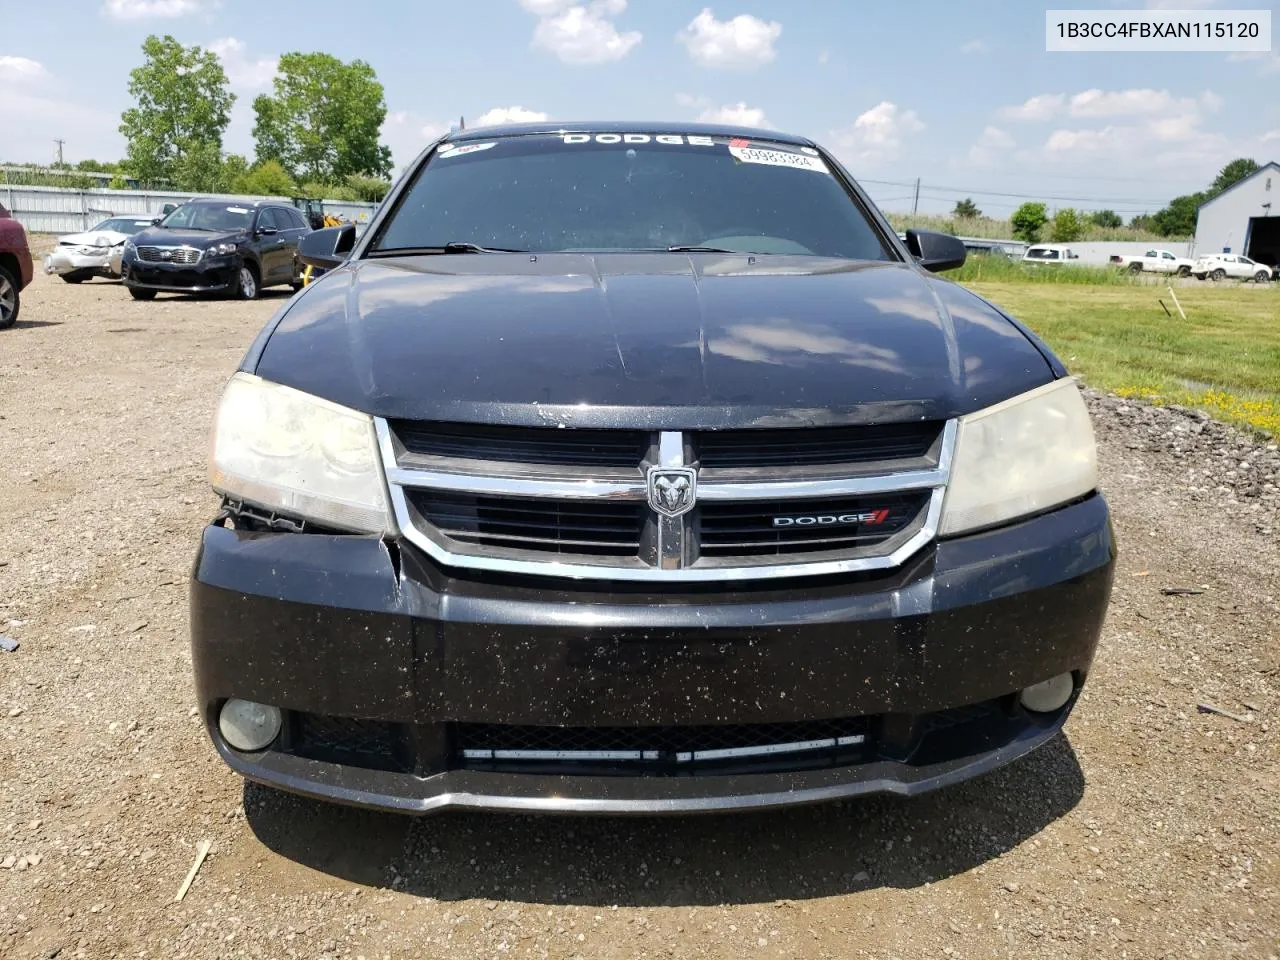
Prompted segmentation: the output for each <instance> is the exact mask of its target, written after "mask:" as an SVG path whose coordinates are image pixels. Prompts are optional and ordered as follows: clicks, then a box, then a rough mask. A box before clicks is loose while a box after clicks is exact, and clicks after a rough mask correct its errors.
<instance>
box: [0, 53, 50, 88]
mask: <svg viewBox="0 0 1280 960" xmlns="http://www.w3.org/2000/svg"><path fill="white" fill-rule="evenodd" d="M48 75H49V71H48V70H46V69H45V68H44V65H43V64H41V63H38V62H37V61H35V60H28V59H27V58H26V57H7V56H6V57H0V79H3V80H12V81H13V82H14V83H21V82H24V81H30V80H41V79H43V78H45V77H47V76H48Z"/></svg>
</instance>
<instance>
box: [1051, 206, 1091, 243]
mask: <svg viewBox="0 0 1280 960" xmlns="http://www.w3.org/2000/svg"><path fill="white" fill-rule="evenodd" d="M1083 235H1084V221H1083V220H1081V219H1080V214H1078V213H1076V211H1075V210H1074V209H1073V208H1071V207H1063V208H1062V209H1061V210H1059V211H1058V212H1057V213H1056V214H1054V217H1053V224H1052V225H1051V227H1050V229H1049V238H1050V239H1051V240H1052V241H1053V242H1054V243H1073V242H1074V241H1076V240H1079V239H1080V237H1081V236H1083Z"/></svg>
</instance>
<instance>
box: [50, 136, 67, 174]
mask: <svg viewBox="0 0 1280 960" xmlns="http://www.w3.org/2000/svg"><path fill="white" fill-rule="evenodd" d="M53 142H54V143H56V144H57V145H58V166H59V167H61V166H62V145H63V144H64V143H66V142H67V141H65V140H57V139H55V140H54V141H53Z"/></svg>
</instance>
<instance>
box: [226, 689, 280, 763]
mask: <svg viewBox="0 0 1280 960" xmlns="http://www.w3.org/2000/svg"><path fill="white" fill-rule="evenodd" d="M218 729H219V730H221V731H222V738H223V739H224V740H226V741H227V743H229V744H231V746H233V747H235V748H236V749H237V750H243V751H245V752H252V751H254V750H261V749H262V748H263V747H265V746H267V745H268V744H269V743H271V741H272V740H274V739H275V738H276V737H277V736H279V735H280V708H279V707H268V706H266V705H265V704H261V703H254V702H253V701H252V700H228V701H227V702H226V703H224V704H223V705H222V712H221V713H219V714H218Z"/></svg>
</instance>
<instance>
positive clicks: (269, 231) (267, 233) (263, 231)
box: [258, 227, 280, 237]
mask: <svg viewBox="0 0 1280 960" xmlns="http://www.w3.org/2000/svg"><path fill="white" fill-rule="evenodd" d="M279 232H280V231H279V230H278V229H276V228H275V227H259V228H258V236H260V237H274V236H275V235H276V234H277V233H279Z"/></svg>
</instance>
